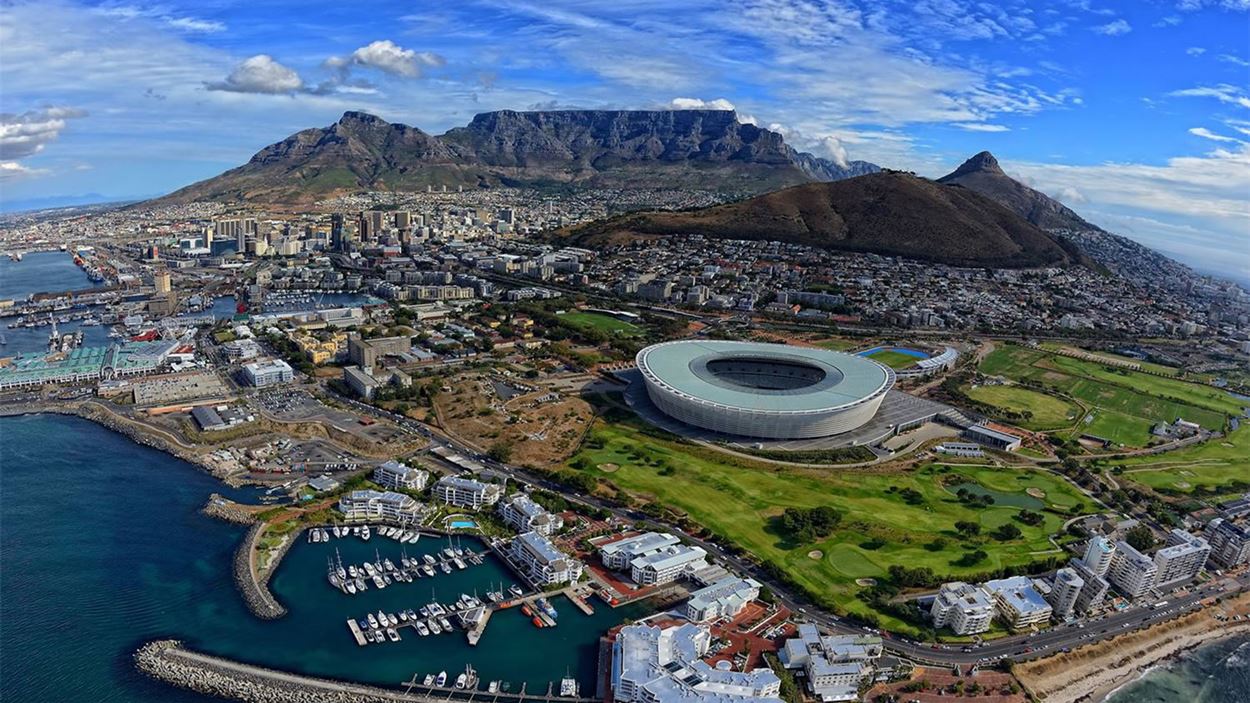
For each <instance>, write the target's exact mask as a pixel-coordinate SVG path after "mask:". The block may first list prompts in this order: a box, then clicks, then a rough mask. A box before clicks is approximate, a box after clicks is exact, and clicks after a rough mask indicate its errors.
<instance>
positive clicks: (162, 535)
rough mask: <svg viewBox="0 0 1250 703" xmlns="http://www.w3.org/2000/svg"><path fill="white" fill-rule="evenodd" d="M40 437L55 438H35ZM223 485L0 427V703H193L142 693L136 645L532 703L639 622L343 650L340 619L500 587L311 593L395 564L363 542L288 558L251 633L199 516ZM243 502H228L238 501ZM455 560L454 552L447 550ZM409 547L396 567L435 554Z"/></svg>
mask: <svg viewBox="0 0 1250 703" xmlns="http://www.w3.org/2000/svg"><path fill="white" fill-rule="evenodd" d="M51 438H55V439H54V440H53V441H50V439H51ZM213 491H219V492H226V493H229V492H228V491H222V486H221V484H219V483H218V482H216V481H215V480H213V479H212V478H211V477H209V476H206V475H205V474H203V473H201V472H199V471H198V470H196V469H195V468H194V467H192V466H190V465H188V464H186V463H184V462H182V461H179V460H177V459H174V458H172V457H169V456H167V455H165V454H163V453H160V452H157V451H155V450H152V449H148V448H146V447H142V446H139V445H136V444H134V443H132V442H130V441H129V440H127V439H126V438H124V437H122V436H120V435H117V434H114V433H112V432H110V431H108V430H106V429H104V428H102V427H99V426H97V425H95V424H93V423H90V422H87V421H85V420H81V419H78V418H72V417H59V416H29V417H21V418H2V419H0V496H2V497H3V500H0V623H3V626H2V627H0V671H3V676H0V700H6V701H8V700H14V701H69V700H91V701H102V702H106V703H114V702H118V703H120V702H122V701H126V702H138V703H149V702H151V703H155V702H157V701H175V702H181V701H201V700H204V699H202V698H200V697H198V696H193V695H191V694H187V693H184V692H180V691H175V690H174V689H171V688H169V687H166V686H164V685H161V684H156V683H153V682H151V681H148V680H147V679H145V678H144V677H142V676H141V675H139V674H138V673H137V672H135V670H134V668H133V666H132V664H131V660H130V657H131V654H132V653H133V651H134V649H135V648H136V647H138V646H139V645H140V644H142V643H143V642H144V641H147V640H150V639H154V638H163V637H174V638H177V639H181V640H183V641H185V642H187V643H188V645H190V646H192V647H195V648H198V649H202V650H205V651H208V652H212V653H216V654H221V655H224V656H229V657H233V658H237V659H241V660H245V661H250V662H254V663H258V664H264V665H268V666H273V667H277V668H283V669H289V670H293V671H300V672H305V673H311V674H318V675H325V676H331V677H336V678H346V679H352V680H357V681H366V682H371V683H378V684H386V685H396V684H398V683H399V682H401V681H403V680H405V679H407V678H409V677H410V676H412V674H413V673H416V672H420V673H422V674H424V673H428V672H438V671H440V670H447V671H449V672H455V671H459V670H461V669H463V668H464V665H465V664H466V663H472V664H473V666H474V667H475V668H477V669H478V671H479V672H480V673H481V675H482V678H483V679H484V680H488V681H489V680H492V679H504V680H508V681H512V682H514V688H516V687H519V685H520V683H521V682H522V681H526V682H529V684H530V690H532V691H534V690H543V689H545V687H546V684H547V682H548V681H552V680H556V681H558V679H559V678H560V677H562V676H564V675H565V672H566V670H568V671H571V672H572V673H573V674H574V675H575V676H577V677H578V678H580V679H581V681H582V685H583V688H584V689H585V690H588V691H593V690H594V688H593V686H594V681H593V677H594V672H595V667H596V655H597V651H598V650H597V647H598V644H597V642H598V637H599V635H600V634H601V633H602V632H603V631H604V630H606V629H607V628H609V627H611V626H613V625H615V624H618V623H620V622H621V621H623V620H624V619H625V618H636V617H638V616H639V615H640V614H641V611H640V610H638V609H625V608H618V609H615V610H612V609H609V608H607V607H606V606H604V607H598V608H597V609H596V613H595V615H593V616H585V615H582V614H581V613H580V612H579V611H577V610H576V609H575V608H573V607H572V606H571V604H568V603H557V604H556V607H557V608H559V610H560V613H561V615H560V620H559V623H560V624H559V626H558V627H556V628H553V629H544V630H539V629H536V628H535V627H533V625H531V624H530V623H529V621H528V619H526V618H524V617H523V616H522V615H521V614H520V613H519V612H518V611H502V612H500V613H497V614H496V615H495V616H494V617H493V618H492V619H491V622H490V625H489V627H488V628H487V631H486V634H485V636H484V637H483V638H482V640H481V642H480V643H479V645H478V646H477V647H469V646H468V644H467V642H465V640H464V636H463V634H457V635H444V636H439V637H426V638H420V637H418V636H416V635H415V633H414V634H409V632H410V631H407V632H405V633H404V641H403V642H399V643H394V644H389V643H388V644H382V645H370V646H367V647H358V646H357V645H356V644H355V641H354V640H353V639H352V637H351V635H350V634H349V632H348V630H347V627H346V624H345V621H346V619H347V618H348V617H356V618H360V617H363V616H364V615H365V614H366V613H367V612H370V611H376V610H378V609H379V608H383V609H385V610H387V611H388V612H390V611H394V610H398V609H400V608H409V607H410V608H416V607H418V606H419V605H421V604H422V603H425V602H428V601H429V599H430V597H431V593H430V589H431V588H433V589H434V590H435V591H436V592H437V597H438V598H439V600H441V601H448V600H452V599H454V598H455V597H457V596H458V595H459V594H460V593H461V592H470V593H471V592H472V591H473V590H474V589H477V590H478V592H479V594H484V593H485V591H486V589H487V588H488V586H489V584H490V583H492V582H493V583H495V584H498V583H499V582H501V581H502V582H504V583H505V584H509V583H512V582H513V581H514V580H515V579H514V578H513V577H512V575H511V574H510V573H509V572H508V571H507V570H506V569H505V568H504V567H503V566H502V565H501V564H499V563H498V562H497V561H494V560H493V559H492V560H488V561H487V563H486V564H484V565H483V566H475V567H470V568H469V569H467V570H465V571H458V572H453V573H452V574H449V575H444V574H441V573H440V574H439V575H438V576H436V577H435V578H433V579H420V580H418V581H416V582H415V583H413V584H396V585H393V586H391V587H390V588H387V589H385V590H384V591H378V590H375V589H370V590H369V591H368V592H367V593H365V594H362V595H357V596H348V595H346V594H343V593H340V592H338V591H336V590H334V589H333V588H331V586H330V585H329V584H328V583H327V582H326V579H325V568H326V558H327V557H331V556H333V555H334V550H335V548H338V550H339V552H340V553H341V554H342V557H343V559H344V561H345V562H346V561H351V562H356V563H359V562H360V561H363V560H365V559H367V558H368V559H372V558H373V556H374V553H375V550H377V551H378V552H380V553H381V554H382V555H383V556H384V557H385V556H389V557H390V558H391V559H392V560H393V561H394V560H396V557H397V556H398V555H399V554H400V551H401V549H402V547H401V546H400V545H399V544H398V543H396V542H394V541H392V540H387V539H384V538H380V537H375V538H374V539H372V540H370V541H369V542H363V541H361V540H358V539H352V538H347V539H342V540H336V541H334V542H332V543H329V544H308V543H306V542H302V541H301V542H300V543H299V544H297V545H295V546H294V547H293V548H292V549H291V551H290V553H289V554H288V555H287V558H286V560H285V561H284V562H283V564H282V566H281V567H280V569H279V571H278V573H277V574H275V576H274V579H273V582H272V588H273V591H274V593H275V594H276V596H277V597H278V599H279V600H280V601H281V602H282V603H283V604H284V605H286V606H287V607H288V608H289V609H290V613H289V614H288V615H287V616H286V617H284V618H281V619H279V620H276V621H270V622H265V621H260V620H257V619H256V618H254V617H252V616H251V615H250V614H249V613H248V612H247V610H246V609H245V608H244V606H243V603H242V600H241V598H240V597H239V595H238V592H237V591H236V589H235V587H234V584H233V582H232V577H231V574H230V559H231V556H232V554H233V551H234V548H235V546H236V545H237V544H238V542H239V540H240V539H241V537H242V535H243V532H244V530H243V529H242V528H240V527H238V526H233V525H228V524H225V523H221V522H219V521H216V520H212V519H209V518H206V517H203V516H202V515H200V514H199V513H198V509H199V508H200V507H201V506H202V504H203V502H204V500H205V499H206V498H207V496H208V494H209V493H211V492H213ZM249 494H250V493H244V494H243V495H242V496H241V497H243V498H246V497H247V496H248V495H249ZM463 544H464V546H469V544H470V543H469V542H468V540H467V538H466V539H465V540H464V542H463ZM442 546H443V544H441V543H439V542H438V541H437V540H434V539H427V538H423V539H422V540H421V541H420V542H418V543H417V544H416V545H415V546H414V545H408V547H407V549H408V553H409V554H410V555H412V554H418V553H423V552H425V551H427V550H435V549H438V548H441V547H442Z"/></svg>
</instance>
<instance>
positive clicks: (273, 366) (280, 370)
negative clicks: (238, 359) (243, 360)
mask: <svg viewBox="0 0 1250 703" xmlns="http://www.w3.org/2000/svg"><path fill="white" fill-rule="evenodd" d="M243 376H244V378H246V379H247V382H248V383H249V384H251V385H253V386H256V387H257V388H264V387H265V386H272V385H274V384H277V383H287V382H289V381H290V380H291V379H293V378H295V371H294V370H293V369H292V368H291V365H290V364H288V363H286V362H285V361H283V360H281V359H269V360H267V361H254V362H252V363H250V364H244V365H243Z"/></svg>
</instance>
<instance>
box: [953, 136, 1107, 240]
mask: <svg viewBox="0 0 1250 703" xmlns="http://www.w3.org/2000/svg"><path fill="white" fill-rule="evenodd" d="M938 183H946V184H948V185H958V186H963V187H965V188H969V189H971V190H974V191H976V192H978V193H980V194H981V195H984V196H986V197H988V198H990V199H992V200H994V201H996V202H998V203H999V204H1001V205H1003V206H1004V207H1006V208H1007V209H1009V210H1011V211H1012V212H1014V213H1016V214H1017V215H1019V216H1020V217H1023V218H1024V219H1026V220H1028V221H1029V222H1032V223H1033V224H1035V225H1037V226H1038V227H1041V228H1042V229H1045V230H1071V231H1091V230H1093V231H1102V230H1100V229H1099V228H1098V227H1096V226H1094V225H1091V224H1090V223H1088V222H1086V221H1085V220H1084V219H1083V218H1082V217H1081V216H1080V215H1078V214H1076V213H1075V212H1073V211H1072V210H1070V209H1069V208H1068V207H1067V206H1065V205H1064V204H1063V203H1061V202H1059V201H1058V200H1055V199H1054V198H1051V197H1050V196H1048V195H1046V194H1045V193H1042V192H1041V191H1037V190H1034V189H1032V188H1030V187H1028V186H1026V185H1024V184H1023V183H1021V182H1019V181H1017V180H1015V179H1014V178H1012V177H1011V176H1008V175H1007V174H1006V173H1004V172H1003V169H1002V167H1000V166H999V165H998V159H996V158H994V155H993V154H991V153H990V152H988V151H983V152H981V153H979V154H977V155H976V156H973V157H972V158H970V159H968V160H967V161H965V162H963V164H961V165H960V166H959V168H957V169H955V170H954V171H952V172H950V173H948V174H946V175H945V176H942V177H941V178H939V179H938Z"/></svg>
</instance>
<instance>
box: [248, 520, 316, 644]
mask: <svg viewBox="0 0 1250 703" xmlns="http://www.w3.org/2000/svg"><path fill="white" fill-rule="evenodd" d="M266 527H268V526H267V525H266V524H265V523H263V522H258V523H256V524H255V525H253V526H252V529H250V530H248V531H247V536H246V537H244V538H243V542H242V544H240V545H239V548H238V549H236V550H235V552H234V584H235V586H236V587H238V589H239V593H241V594H242V595H243V602H244V603H246V604H247V609H248V610H250V611H251V612H252V614H253V615H255V616H256V617H258V618H260V619H262V620H276V619H278V618H280V617H282V616H283V615H286V608H284V607H282V604H281V603H279V602H278V599H277V598H274V597H273V594H272V593H270V592H269V576H270V575H271V574H273V572H274V571H275V570H276V566H277V564H278V563H279V562H281V561H282V557H283V556H285V555H286V552H287V550H288V549H290V548H291V545H292V544H294V543H295V540H296V539H297V538H298V537H299V532H302V530H300V531H297V532H296V533H294V534H291V535H288V536H287V540H286V542H285V543H284V544H283V545H282V546H281V547H280V548H279V549H278V551H277V552H276V553H275V554H274V555H273V557H272V561H271V564H270V568H268V569H266V571H265V575H264V576H261V575H260V574H259V573H257V572H258V569H257V568H256V567H255V565H254V563H253V561H252V554H253V553H254V552H255V550H256V544H257V543H258V542H259V541H260V538H261V536H262V535H263V534H264V532H265V528H266Z"/></svg>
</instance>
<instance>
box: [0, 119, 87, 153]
mask: <svg viewBox="0 0 1250 703" xmlns="http://www.w3.org/2000/svg"><path fill="white" fill-rule="evenodd" d="M86 115H87V113H86V111H84V110H77V109H74V108H68V107H48V108H44V109H42V110H29V111H27V112H23V113H21V114H20V115H18V114H13V113H7V112H6V113H0V159H24V158H26V157H28V156H34V155H35V154H37V153H39V152H41V151H43V148H44V146H46V145H47V144H48V142H51V141H53V140H55V139H56V138H57V137H59V136H60V135H61V131H62V130H64V129H65V121H66V120H69V119H73V118H76V117H85V116H86ZM10 163H12V162H10Z"/></svg>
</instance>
